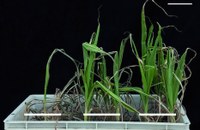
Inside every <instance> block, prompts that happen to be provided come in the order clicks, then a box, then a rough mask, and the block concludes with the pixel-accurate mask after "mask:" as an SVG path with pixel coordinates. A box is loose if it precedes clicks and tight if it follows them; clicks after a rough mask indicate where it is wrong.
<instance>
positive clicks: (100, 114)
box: [83, 113, 120, 116]
mask: <svg viewBox="0 0 200 130" xmlns="http://www.w3.org/2000/svg"><path fill="white" fill-rule="evenodd" d="M83 116H120V113H84V114H83Z"/></svg>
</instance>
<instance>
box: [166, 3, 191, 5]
mask: <svg viewBox="0 0 200 130" xmlns="http://www.w3.org/2000/svg"><path fill="white" fill-rule="evenodd" d="M167 5H192V3H167Z"/></svg>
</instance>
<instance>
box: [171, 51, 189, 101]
mask: <svg viewBox="0 0 200 130" xmlns="http://www.w3.org/2000/svg"><path fill="white" fill-rule="evenodd" d="M186 55H187V50H186V51H185V52H184V53H183V55H182V56H181V58H180V60H179V62H178V66H177V68H176V71H175V75H176V76H177V78H178V79H179V80H180V81H182V79H183V74H184V69H185V60H186ZM179 86H180V83H179V82H178V81H177V79H176V78H174V102H176V100H177V98H178V91H179Z"/></svg>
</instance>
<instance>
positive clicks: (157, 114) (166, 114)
mask: <svg viewBox="0 0 200 130" xmlns="http://www.w3.org/2000/svg"><path fill="white" fill-rule="evenodd" d="M139 116H176V113H139Z"/></svg>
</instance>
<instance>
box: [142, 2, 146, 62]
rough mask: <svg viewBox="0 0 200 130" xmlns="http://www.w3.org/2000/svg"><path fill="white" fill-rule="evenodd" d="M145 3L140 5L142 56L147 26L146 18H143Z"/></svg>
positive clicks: (144, 50)
mask: <svg viewBox="0 0 200 130" xmlns="http://www.w3.org/2000/svg"><path fill="white" fill-rule="evenodd" d="M144 10H145V4H144V5H143V7H142V12H141V29H142V32H141V33H142V37H141V44H142V58H143V57H144V55H145V54H146V50H147V48H146V39H147V27H146V20H145V11H144Z"/></svg>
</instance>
